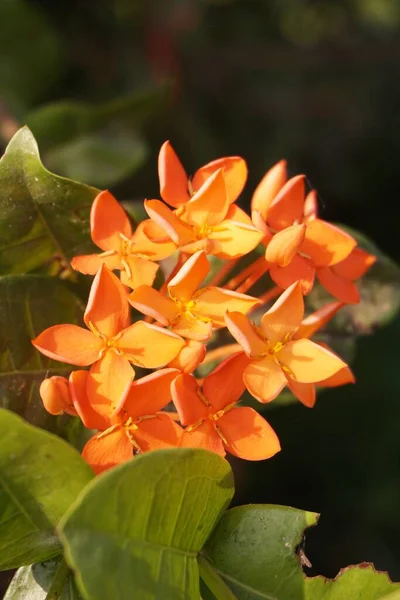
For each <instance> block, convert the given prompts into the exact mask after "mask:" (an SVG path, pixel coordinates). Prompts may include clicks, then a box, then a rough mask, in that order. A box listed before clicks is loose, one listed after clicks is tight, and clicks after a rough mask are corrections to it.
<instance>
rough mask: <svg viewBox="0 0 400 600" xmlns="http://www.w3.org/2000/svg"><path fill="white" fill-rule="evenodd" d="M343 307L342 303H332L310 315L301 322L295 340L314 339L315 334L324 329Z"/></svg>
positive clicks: (294, 336)
mask: <svg viewBox="0 0 400 600" xmlns="http://www.w3.org/2000/svg"><path fill="white" fill-rule="evenodd" d="M342 306H343V303H342V302H330V303H329V304H325V306H322V307H321V308H319V309H318V310H316V311H315V312H313V313H312V314H311V315H308V317H306V318H305V319H303V321H302V322H301V325H300V327H299V329H298V330H297V331H296V332H295V334H294V335H293V339H294V340H299V339H301V338H310V337H312V336H313V335H314V333H316V332H317V331H319V330H320V329H322V327H324V325H326V324H327V323H328V322H329V321H330V320H331V319H332V318H333V317H334V316H335V315H336V313H337V312H338V310H339V309H340V308H341V307H342Z"/></svg>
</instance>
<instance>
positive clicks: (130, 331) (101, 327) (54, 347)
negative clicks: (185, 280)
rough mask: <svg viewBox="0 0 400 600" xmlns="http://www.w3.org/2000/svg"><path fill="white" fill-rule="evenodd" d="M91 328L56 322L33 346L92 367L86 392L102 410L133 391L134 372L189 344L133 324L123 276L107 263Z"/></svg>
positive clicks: (96, 288) (90, 312) (91, 309)
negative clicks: (130, 390) (115, 272)
mask: <svg viewBox="0 0 400 600" xmlns="http://www.w3.org/2000/svg"><path fill="white" fill-rule="evenodd" d="M84 321H85V324H86V326H87V328H88V329H84V328H82V327H78V326H77V325H70V324H66V325H54V326H53V327H50V328H49V329H46V330H45V331H43V332H42V333H41V334H40V335H38V337H37V338H36V339H34V340H33V341H32V344H33V345H34V346H35V348H37V349H38V350H40V352H42V354H44V355H45V356H48V357H49V358H52V359H54V360H60V361H62V362H66V363H69V364H72V365H77V366H88V365H91V368H90V371H89V377H88V380H87V392H88V395H89V397H90V401H91V403H92V404H93V405H94V406H95V407H96V410H98V412H102V406H103V405H105V410H108V404H109V402H110V401H111V402H112V403H113V405H114V406H118V405H119V404H120V402H121V400H122V399H123V398H124V397H125V395H126V394H127V393H128V391H129V388H130V385H131V382H132V379H133V377H134V375H135V371H134V369H133V368H132V366H131V363H132V364H134V365H138V366H141V367H145V368H147V369H154V368H158V367H162V366H164V365H166V364H167V363H168V362H169V361H171V360H172V359H173V358H175V356H176V355H177V354H178V352H179V351H180V350H181V348H182V347H183V345H184V341H183V339H182V338H180V337H179V336H178V335H176V334H174V333H172V332H171V331H167V330H165V329H161V328H160V327H156V326H155V325H150V324H149V323H144V322H143V321H137V322H136V323H134V324H133V325H130V324H129V322H130V320H129V302H128V297H127V294H126V292H125V289H124V286H123V285H122V283H121V282H120V281H119V279H118V278H117V277H116V276H115V275H114V274H113V273H111V271H109V270H108V269H107V267H105V266H104V265H102V266H101V267H100V270H99V271H98V273H97V275H96V276H95V278H94V280H93V283H92V287H91V290H90V295H89V300H88V304H87V307H86V310H85V314H84Z"/></svg>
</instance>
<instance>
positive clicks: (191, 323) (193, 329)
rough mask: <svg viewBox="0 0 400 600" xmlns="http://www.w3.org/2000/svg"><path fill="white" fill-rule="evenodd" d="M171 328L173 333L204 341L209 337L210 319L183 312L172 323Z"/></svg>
mask: <svg viewBox="0 0 400 600" xmlns="http://www.w3.org/2000/svg"><path fill="white" fill-rule="evenodd" d="M172 329H173V330H174V332H175V333H177V334H179V335H181V336H183V337H185V338H188V339H190V340H197V341H199V342H205V341H207V340H209V339H210V337H211V334H212V322H211V320H205V319H204V318H202V317H197V316H196V315H193V314H191V313H189V312H185V313H183V314H182V315H181V316H180V317H179V319H178V320H177V322H176V323H174V325H173V327H172Z"/></svg>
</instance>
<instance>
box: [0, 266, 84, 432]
mask: <svg viewBox="0 0 400 600" xmlns="http://www.w3.org/2000/svg"><path fill="white" fill-rule="evenodd" d="M82 311H83V306H82V303H81V301H80V299H79V298H78V297H77V296H76V295H75V294H74V293H73V291H72V290H71V287H70V286H69V284H67V283H66V282H63V281H61V280H60V279H58V278H56V277H48V276H45V275H43V276H42V275H25V276H22V275H11V276H6V277H0V406H2V407H3V408H8V409H10V410H13V411H14V412H18V413H19V414H21V415H23V416H24V417H25V418H26V419H27V420H29V421H30V422H32V423H34V424H35V425H40V426H42V427H46V428H50V427H55V426H56V422H55V419H54V417H50V415H48V414H47V413H46V412H45V411H44V409H43V407H42V403H41V400H40V397H39V394H38V389H39V385H40V383H41V381H42V380H43V379H44V378H45V377H46V376H50V375H54V374H60V375H63V374H64V375H67V374H68V373H69V372H70V371H71V370H72V367H71V366H70V365H69V366H67V365H64V364H62V363H59V362H56V361H53V360H50V359H49V358H46V357H45V356H43V355H42V354H40V352H38V351H37V350H36V349H35V348H34V347H33V346H32V344H31V340H32V339H33V338H35V337H36V336H37V335H38V334H39V333H40V332H41V331H43V330H44V329H46V328H47V327H50V326H51V325H56V324H59V323H77V322H80V321H81V317H82Z"/></svg>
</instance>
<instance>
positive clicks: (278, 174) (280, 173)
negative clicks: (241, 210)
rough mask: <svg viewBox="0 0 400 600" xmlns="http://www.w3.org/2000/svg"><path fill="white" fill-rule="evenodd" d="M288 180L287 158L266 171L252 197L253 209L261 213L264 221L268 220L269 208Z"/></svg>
mask: <svg viewBox="0 0 400 600" xmlns="http://www.w3.org/2000/svg"><path fill="white" fill-rule="evenodd" d="M286 181H287V164H286V160H280V161H279V162H278V163H276V165H274V166H273V167H272V168H271V169H269V171H267V172H266V174H265V175H264V177H263V178H262V179H261V181H260V183H259V184H258V186H257V187H256V189H255V191H254V194H253V197H252V199H251V210H252V211H253V210H255V211H258V212H259V213H261V215H262V218H263V219H264V221H266V220H267V214H268V208H269V205H270V204H271V202H272V201H273V199H274V198H275V196H276V195H277V194H278V192H279V191H280V190H281V188H282V187H283V186H284V185H285V183H286Z"/></svg>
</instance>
